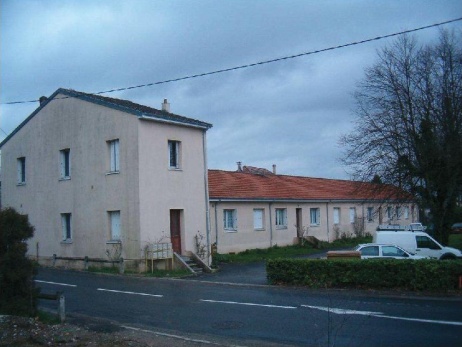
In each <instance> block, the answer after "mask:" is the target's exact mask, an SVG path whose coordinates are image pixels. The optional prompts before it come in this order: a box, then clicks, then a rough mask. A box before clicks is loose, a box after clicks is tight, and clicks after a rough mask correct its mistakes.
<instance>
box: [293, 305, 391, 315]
mask: <svg viewBox="0 0 462 347" xmlns="http://www.w3.org/2000/svg"><path fill="white" fill-rule="evenodd" d="M301 306H302V307H308V308H313V309H315V310H321V311H326V312H332V313H335V314H359V315H364V316H372V315H382V314H383V313H382V312H369V311H355V310H344V309H342V308H333V307H322V306H310V305H301Z"/></svg>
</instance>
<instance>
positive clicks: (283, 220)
mask: <svg viewBox="0 0 462 347" xmlns="http://www.w3.org/2000/svg"><path fill="white" fill-rule="evenodd" d="M276 227H278V228H280V229H283V228H287V209H286V208H277V209H276Z"/></svg>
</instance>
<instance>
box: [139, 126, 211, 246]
mask: <svg viewBox="0 0 462 347" xmlns="http://www.w3.org/2000/svg"><path fill="white" fill-rule="evenodd" d="M169 140H173V141H179V142H180V153H179V154H180V155H179V157H180V167H179V169H170V168H169V148H168V141H169ZM204 142H205V130H203V129H199V128H191V127H183V126H176V125H171V124H166V123H159V122H155V121H149V120H141V121H140V122H139V150H140V161H139V165H140V180H139V190H140V229H141V235H140V240H141V246H142V248H143V247H144V246H145V245H147V244H149V243H153V242H159V241H161V242H170V210H172V209H175V210H181V250H182V253H183V254H187V253H188V251H193V252H196V247H195V243H194V236H195V235H196V234H197V233H198V232H199V233H200V234H201V235H202V236H204V242H206V233H207V230H206V227H207V226H206V208H207V206H208V201H207V198H206V187H205V180H204V177H205V175H206V172H207V171H206V163H205V158H204Z"/></svg>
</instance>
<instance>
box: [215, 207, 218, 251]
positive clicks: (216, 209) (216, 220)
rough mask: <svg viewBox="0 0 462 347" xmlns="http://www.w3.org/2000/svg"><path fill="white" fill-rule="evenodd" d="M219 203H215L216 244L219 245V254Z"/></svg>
mask: <svg viewBox="0 0 462 347" xmlns="http://www.w3.org/2000/svg"><path fill="white" fill-rule="evenodd" d="M217 211H218V201H217V202H216V203H215V243H216V245H217V252H218V216H217Z"/></svg>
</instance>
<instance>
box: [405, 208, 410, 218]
mask: <svg viewBox="0 0 462 347" xmlns="http://www.w3.org/2000/svg"><path fill="white" fill-rule="evenodd" d="M404 219H409V206H404Z"/></svg>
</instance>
